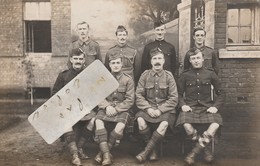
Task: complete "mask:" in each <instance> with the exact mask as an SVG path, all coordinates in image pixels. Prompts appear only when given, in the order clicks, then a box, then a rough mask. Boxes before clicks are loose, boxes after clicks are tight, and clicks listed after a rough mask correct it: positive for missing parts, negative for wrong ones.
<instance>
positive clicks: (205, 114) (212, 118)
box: [176, 49, 224, 164]
mask: <svg viewBox="0 0 260 166" xmlns="http://www.w3.org/2000/svg"><path fill="white" fill-rule="evenodd" d="M187 55H188V57H189V62H190V63H191V66H192V68H191V69H187V70H185V71H184V72H183V73H182V74H181V75H180V78H179V80H178V93H179V106H180V108H181V112H180V114H179V117H178V119H177V122H176V126H180V125H181V126H183V127H184V129H185V131H186V134H187V135H188V137H189V138H190V139H191V140H193V141H195V142H196V144H195V147H193V149H192V151H191V152H190V153H189V154H188V155H187V157H186V158H185V161H186V162H187V163H188V164H194V162H195V158H196V156H197V154H198V153H200V152H201V151H202V150H204V152H205V159H206V161H208V162H211V161H212V160H213V155H212V154H211V152H210V150H209V149H208V148H206V147H207V145H208V144H209V143H210V142H211V140H212V138H213V137H214V136H215V133H216V132H217V130H218V128H219V126H220V125H222V117H221V115H220V114H219V113H218V111H219V110H220V108H221V106H222V104H223V102H224V95H223V93H222V91H221V90H220V80H219V78H218V76H217V75H216V73H215V72H214V70H213V69H211V68H209V69H207V68H204V67H203V62H204V57H203V54H202V52H200V50H198V49H193V50H190V51H189V52H188V54H187ZM211 85H213V87H214V91H215V93H216V97H214V101H212V100H211ZM184 94H185V97H184ZM197 124H205V125H207V130H206V131H204V132H203V133H202V135H198V133H197V130H196V129H195V128H194V126H195V125H197Z"/></svg>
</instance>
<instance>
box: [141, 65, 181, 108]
mask: <svg viewBox="0 0 260 166" xmlns="http://www.w3.org/2000/svg"><path fill="white" fill-rule="evenodd" d="M177 103H178V92H177V85H176V83H175V80H174V78H173V75H172V74H171V72H169V71H166V70H162V71H160V72H158V73H157V72H154V71H153V70H152V69H150V70H146V71H145V72H144V73H143V74H142V75H141V77H140V79H139V82H138V86H137V89H136V106H137V107H138V108H139V109H141V110H143V111H146V110H147V109H148V108H153V109H159V110H160V111H161V112H162V113H164V112H168V111H171V112H172V113H175V112H176V111H175V107H176V106H177Z"/></svg>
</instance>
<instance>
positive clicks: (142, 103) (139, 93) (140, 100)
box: [135, 72, 152, 111]
mask: <svg viewBox="0 0 260 166" xmlns="http://www.w3.org/2000/svg"><path fill="white" fill-rule="evenodd" d="M146 74H147V73H145V72H144V73H143V74H142V75H141V77H140V79H139V82H138V86H137V88H136V93H135V95H136V106H137V107H138V108H139V109H141V110H143V111H146V110H147V109H148V108H152V106H151V105H150V104H149V102H148V101H147V100H146V99H145V81H146Z"/></svg>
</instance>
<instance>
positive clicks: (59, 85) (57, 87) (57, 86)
mask: <svg viewBox="0 0 260 166" xmlns="http://www.w3.org/2000/svg"><path fill="white" fill-rule="evenodd" d="M63 86H64V80H63V76H62V74H61V73H60V74H59V75H58V77H57V79H56V81H55V83H54V86H53V88H52V96H53V95H54V94H56V93H57V92H58V91H59V90H60V89H61V88H62V87H63Z"/></svg>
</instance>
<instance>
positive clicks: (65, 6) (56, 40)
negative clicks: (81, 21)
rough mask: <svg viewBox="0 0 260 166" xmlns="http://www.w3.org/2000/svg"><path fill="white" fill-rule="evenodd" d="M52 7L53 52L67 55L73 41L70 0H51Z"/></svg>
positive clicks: (57, 54) (55, 54)
mask: <svg viewBox="0 0 260 166" xmlns="http://www.w3.org/2000/svg"><path fill="white" fill-rule="evenodd" d="M51 7H52V13H51V15H52V21H51V27H52V29H51V33H52V53H53V55H54V56H62V55H63V56H64V55H66V56H67V55H68V47H69V44H70V42H71V11H70V10H71V8H70V0H51Z"/></svg>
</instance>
